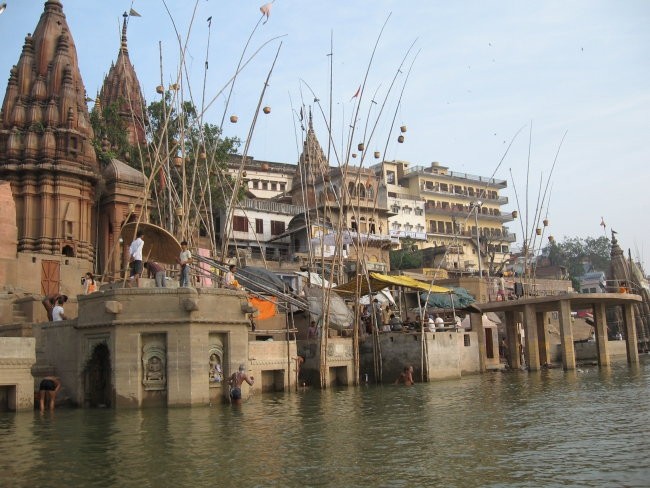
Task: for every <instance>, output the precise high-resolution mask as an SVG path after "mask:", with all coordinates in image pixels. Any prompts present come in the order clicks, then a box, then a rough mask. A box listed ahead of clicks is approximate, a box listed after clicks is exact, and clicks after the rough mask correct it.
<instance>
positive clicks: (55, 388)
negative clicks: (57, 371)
mask: <svg viewBox="0 0 650 488" xmlns="http://www.w3.org/2000/svg"><path fill="white" fill-rule="evenodd" d="M60 389H61V382H60V381H59V378H57V377H56V376H46V377H45V378H43V380H42V381H41V384H40V386H39V387H38V390H39V401H40V407H41V412H45V400H46V399H47V403H48V407H49V409H50V410H54V401H55V400H56V394H57V393H58V392H59V390H60Z"/></svg>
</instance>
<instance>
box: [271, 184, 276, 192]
mask: <svg viewBox="0 0 650 488" xmlns="http://www.w3.org/2000/svg"><path fill="white" fill-rule="evenodd" d="M271 190H273V191H278V184H277V183H276V182H273V183H271Z"/></svg>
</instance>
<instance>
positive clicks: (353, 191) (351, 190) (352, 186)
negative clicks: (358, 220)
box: [348, 182, 357, 197]
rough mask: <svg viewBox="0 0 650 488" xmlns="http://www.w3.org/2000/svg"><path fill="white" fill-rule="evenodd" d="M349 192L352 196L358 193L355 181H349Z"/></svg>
mask: <svg viewBox="0 0 650 488" xmlns="http://www.w3.org/2000/svg"><path fill="white" fill-rule="evenodd" d="M348 193H349V194H350V196H351V197H354V196H356V195H357V192H356V187H355V186H354V183H352V182H350V183H348Z"/></svg>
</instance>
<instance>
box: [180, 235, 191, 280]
mask: <svg viewBox="0 0 650 488" xmlns="http://www.w3.org/2000/svg"><path fill="white" fill-rule="evenodd" d="M178 264H180V265H181V279H180V283H179V286H181V287H183V286H184V287H188V286H190V264H192V253H191V252H190V251H189V249H187V241H183V242H181V254H180V255H179V256H178Z"/></svg>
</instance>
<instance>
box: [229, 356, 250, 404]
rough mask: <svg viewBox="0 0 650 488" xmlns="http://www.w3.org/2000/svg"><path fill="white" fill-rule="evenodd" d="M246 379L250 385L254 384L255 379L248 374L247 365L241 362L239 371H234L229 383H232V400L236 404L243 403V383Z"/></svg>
mask: <svg viewBox="0 0 650 488" xmlns="http://www.w3.org/2000/svg"><path fill="white" fill-rule="evenodd" d="M244 381H245V382H246V383H248V384H249V385H250V386H253V382H254V381H255V380H254V379H253V377H252V376H248V375H247V374H246V367H245V366H244V365H243V364H240V365H239V371H237V372H236V373H233V374H232V375H231V376H230V378H228V384H229V385H230V400H231V401H232V403H233V404H234V405H240V404H241V385H242V383H243V382H244Z"/></svg>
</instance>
